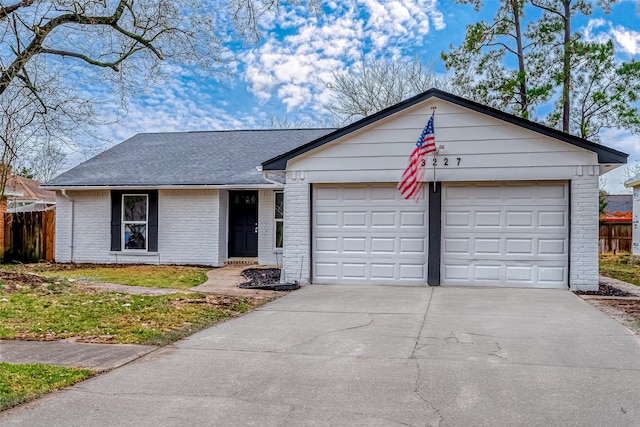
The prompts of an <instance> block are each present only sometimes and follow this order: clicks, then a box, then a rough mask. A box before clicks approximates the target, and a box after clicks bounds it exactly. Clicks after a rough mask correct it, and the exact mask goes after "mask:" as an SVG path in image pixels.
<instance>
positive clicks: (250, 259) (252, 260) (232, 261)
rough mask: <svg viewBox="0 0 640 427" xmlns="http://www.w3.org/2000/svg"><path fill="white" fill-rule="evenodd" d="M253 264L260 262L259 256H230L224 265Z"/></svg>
mask: <svg viewBox="0 0 640 427" xmlns="http://www.w3.org/2000/svg"><path fill="white" fill-rule="evenodd" d="M253 264H258V258H257V257H246V258H244V257H242V258H241V257H237V258H229V259H228V260H226V261H225V262H224V265H253Z"/></svg>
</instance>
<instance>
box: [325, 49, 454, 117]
mask: <svg viewBox="0 0 640 427" xmlns="http://www.w3.org/2000/svg"><path fill="white" fill-rule="evenodd" d="M324 84H325V86H326V87H327V88H329V89H331V91H332V92H333V95H332V96H333V101H332V102H330V103H328V104H327V105H326V108H327V109H328V110H329V111H330V112H331V113H332V115H333V116H334V120H335V121H336V123H337V124H338V125H344V124H345V123H349V122H352V121H355V120H358V119H360V118H362V117H367V116H369V115H371V114H373V113H376V112H378V111H380V110H383V109H385V108H387V107H390V106H391V105H394V104H397V103H398V102H400V101H402V100H404V99H407V98H409V97H411V96H413V95H416V94H418V93H421V92H424V91H425V90H428V89H431V88H437V89H442V90H446V91H448V92H457V89H456V88H455V87H454V86H453V85H451V84H450V80H449V78H448V77H447V76H445V75H439V74H438V73H436V72H435V71H434V69H433V66H430V65H424V64H423V63H422V62H421V61H420V60H419V59H414V60H413V61H395V60H391V59H374V60H370V61H368V60H365V59H363V60H362V61H361V62H360V63H358V64H356V65H355V66H354V67H353V68H351V69H350V70H348V71H346V72H335V73H333V81H325V82H324Z"/></svg>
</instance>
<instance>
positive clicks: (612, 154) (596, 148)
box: [262, 89, 629, 171]
mask: <svg viewBox="0 0 640 427" xmlns="http://www.w3.org/2000/svg"><path fill="white" fill-rule="evenodd" d="M430 98H437V99H441V100H443V101H447V102H450V103H452V104H455V105H459V106H461V107H463V108H467V109H469V110H472V111H476V112H478V113H481V114H485V115H488V116H490V117H493V118H496V119H498V120H503V121H505V122H507V123H511V124H514V125H516V126H520V127H522V128H525V129H529V130H531V131H534V132H537V133H540V134H542V135H545V136H548V137H551V138H555V139H557V140H560V141H564V142H566V143H569V144H572V145H575V146H576V147H580V148H583V149H585V150H589V151H592V152H594V153H596V154H597V155H598V162H599V163H601V164H608V163H611V164H624V163H626V162H627V157H628V156H629V155H628V154H625V153H623V152H621V151H618V150H614V149H613V148H609V147H605V146H604V145H600V144H596V143H594V142H591V141H588V140H586V139H582V138H579V137H577V136H573V135H570V134H568V133H564V132H561V131H559V130H556V129H551V128H549V127H546V126H543V125H541V124H538V123H534V122H531V121H529V120H526V119H523V118H521V117H517V116H514V115H512V114H508V113H505V112H504V111H500V110H497V109H495V108H491V107H487V106H486V105H482V104H478V103H477V102H474V101H470V100H468V99H465V98H461V97H459V96H456V95H452V94H450V93H447V92H443V91H441V90H438V89H429V90H428V91H426V92H423V93H421V94H419V95H416V96H414V97H413V98H409V99H407V100H405V101H402V102H400V103H398V104H396V105H393V106H391V107H389V108H385V109H384V110H382V111H379V112H377V113H376V114H372V115H371V116H368V117H365V118H363V119H361V120H358V121H357V122H354V123H352V124H350V125H348V126H345V127H343V128H340V129H337V130H335V131H333V132H331V133H329V134H327V135H324V136H321V137H320V138H317V139H316V140H314V141H311V142H309V143H307V144H304V145H302V146H300V147H298V148H294V149H293V150H291V151H288V152H286V153H284V154H281V155H279V156H276V157H274V158H272V159H270V160H267V161H266V162H263V163H262V169H263V170H277V171H283V170H286V169H287V161H289V160H291V159H293V158H295V157H297V156H299V155H301V154H304V153H306V152H308V151H311V150H313V149H315V148H318V147H320V146H322V145H324V144H327V143H329V142H331V141H334V140H336V139H338V138H341V137H343V136H345V135H348V134H350V133H352V132H355V131H357V130H358V129H361V128H363V127H365V126H368V125H370V124H373V123H375V122H377V121H378V120H381V119H384V118H385V117H388V116H391V115H393V114H396V113H398V112H400V111H402V110H404V109H406V108H409V107H412V106H414V105H416V104H419V103H420V102H423V101H426V100H428V99H430Z"/></svg>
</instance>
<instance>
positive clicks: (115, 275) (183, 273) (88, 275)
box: [3, 264, 210, 289]
mask: <svg viewBox="0 0 640 427" xmlns="http://www.w3.org/2000/svg"><path fill="white" fill-rule="evenodd" d="M3 269H5V270H8V271H19V272H31V273H36V274H39V275H42V276H45V277H58V278H63V279H76V280H86V281H92V282H109V283H119V284H121V285H130V286H144V287H150V288H172V289H189V288H192V287H194V286H197V285H201V284H202V283H204V282H206V281H207V276H206V272H207V271H209V270H210V268H203V267H188V266H175V265H121V264H117V265H96V266H86V265H80V264H70V265H69V264H24V265H20V266H10V265H4V266H3Z"/></svg>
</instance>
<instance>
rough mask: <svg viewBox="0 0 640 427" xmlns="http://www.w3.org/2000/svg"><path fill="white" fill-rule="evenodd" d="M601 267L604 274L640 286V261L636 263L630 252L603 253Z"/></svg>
mask: <svg viewBox="0 0 640 427" xmlns="http://www.w3.org/2000/svg"><path fill="white" fill-rule="evenodd" d="M599 268H600V273H601V274H603V275H604V276H607V277H612V278H614V279H618V280H622V281H623V282H627V283H631V284H634V285H636V286H640V263H638V262H635V263H634V262H633V261H632V258H631V255H629V254H622V255H620V254H617V255H613V254H601V255H600V261H599Z"/></svg>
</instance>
